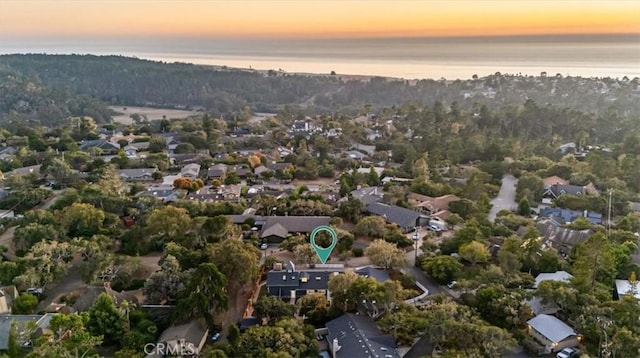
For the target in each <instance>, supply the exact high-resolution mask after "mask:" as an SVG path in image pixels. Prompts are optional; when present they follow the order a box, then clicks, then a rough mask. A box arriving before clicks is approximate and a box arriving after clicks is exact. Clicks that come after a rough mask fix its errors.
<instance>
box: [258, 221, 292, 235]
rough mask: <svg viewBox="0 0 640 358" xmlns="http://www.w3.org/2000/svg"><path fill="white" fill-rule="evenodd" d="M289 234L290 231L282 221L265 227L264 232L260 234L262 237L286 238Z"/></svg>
mask: <svg viewBox="0 0 640 358" xmlns="http://www.w3.org/2000/svg"><path fill="white" fill-rule="evenodd" d="M287 234H289V231H287V229H285V227H284V226H282V225H281V224H280V223H275V224H273V225H271V226H269V227H268V228H266V229H264V230H263V231H262V234H260V238H265V237H269V236H277V237H281V238H286V237H287Z"/></svg>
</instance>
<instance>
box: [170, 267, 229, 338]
mask: <svg viewBox="0 0 640 358" xmlns="http://www.w3.org/2000/svg"><path fill="white" fill-rule="evenodd" d="M226 284H227V278H226V277H225V276H224V274H222V272H220V270H218V267H217V266H216V265H215V264H213V263H203V264H200V265H199V266H198V267H197V268H196V269H195V270H194V271H193V272H192V273H191V275H190V277H189V279H188V281H187V283H186V284H185V288H184V290H182V291H181V292H180V296H181V297H180V299H179V300H178V306H177V308H176V312H175V317H176V318H179V319H180V320H188V319H190V318H204V319H205V321H206V322H207V324H208V326H209V327H210V328H211V329H213V328H214V322H213V316H212V315H211V314H212V311H213V312H218V311H221V310H224V309H226V308H227V303H228V296H227V294H226V292H225V291H224V287H225V286H226Z"/></svg>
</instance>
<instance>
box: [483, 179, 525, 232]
mask: <svg viewBox="0 0 640 358" xmlns="http://www.w3.org/2000/svg"><path fill="white" fill-rule="evenodd" d="M517 183H518V179H517V178H516V177H514V176H513V175H505V176H504V178H502V186H501V187H500V192H499V193H498V196H496V197H495V198H494V199H493V200H491V204H492V205H493V207H491V211H489V220H490V221H491V222H493V221H494V220H495V219H496V215H497V214H498V212H499V211H500V210H504V209H506V210H517V208H518V203H516V184H517Z"/></svg>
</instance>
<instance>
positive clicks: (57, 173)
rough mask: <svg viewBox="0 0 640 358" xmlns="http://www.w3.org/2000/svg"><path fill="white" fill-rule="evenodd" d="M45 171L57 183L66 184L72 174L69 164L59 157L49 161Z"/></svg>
mask: <svg viewBox="0 0 640 358" xmlns="http://www.w3.org/2000/svg"><path fill="white" fill-rule="evenodd" d="M45 173H46V174H47V175H49V176H51V179H53V180H54V182H55V183H58V184H67V183H68V182H69V181H70V179H71V176H72V175H73V171H72V170H71V167H70V166H69V164H67V162H65V161H64V160H62V159H59V158H54V159H53V160H52V161H51V163H49V165H48V166H47V168H46V170H45Z"/></svg>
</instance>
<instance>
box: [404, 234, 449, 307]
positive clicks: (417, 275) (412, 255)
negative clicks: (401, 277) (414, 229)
mask: <svg viewBox="0 0 640 358" xmlns="http://www.w3.org/2000/svg"><path fill="white" fill-rule="evenodd" d="M426 234H427V230H425V229H422V228H420V229H418V253H417V256H420V255H421V254H422V249H421V247H422V239H423V238H424V237H425V235H426ZM407 237H410V238H413V233H412V234H407ZM414 248H415V246H414ZM406 256H407V271H408V272H410V273H411V276H413V278H414V279H415V280H416V281H417V282H418V283H420V284H421V285H422V286H424V287H425V288H426V289H427V290H429V296H431V295H435V294H437V293H440V292H443V291H444V290H443V288H442V286H440V284H439V283H437V282H436V281H435V280H434V279H433V278H431V277H429V276H428V275H427V274H426V273H424V272H423V271H422V270H420V269H419V268H417V267H416V250H415V249H414V250H411V251H409V252H407V253H406Z"/></svg>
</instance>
